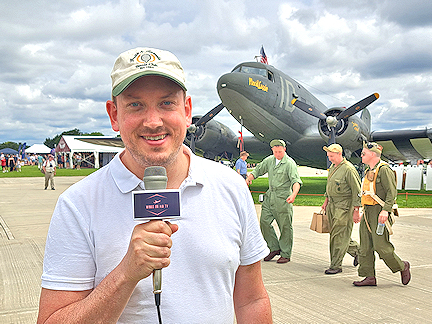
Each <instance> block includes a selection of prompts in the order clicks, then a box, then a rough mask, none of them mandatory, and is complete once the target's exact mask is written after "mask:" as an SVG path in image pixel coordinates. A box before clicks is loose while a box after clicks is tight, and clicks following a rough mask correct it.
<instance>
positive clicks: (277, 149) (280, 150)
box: [271, 146, 286, 160]
mask: <svg viewBox="0 0 432 324" xmlns="http://www.w3.org/2000/svg"><path fill="white" fill-rule="evenodd" d="M271 149H272V151H273V155H274V156H275V158H276V159H278V160H282V158H283V157H284V155H285V151H286V148H285V147H283V146H273V147H272V148H271Z"/></svg>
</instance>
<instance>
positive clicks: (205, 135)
mask: <svg viewBox="0 0 432 324" xmlns="http://www.w3.org/2000/svg"><path fill="white" fill-rule="evenodd" d="M199 118H200V117H193V119H192V122H196V121H197V120H198V119H199ZM195 134H196V140H195V147H196V148H197V149H199V150H201V151H203V152H204V157H206V158H208V159H214V158H215V157H216V156H221V155H224V154H225V155H228V156H225V157H229V158H231V156H233V155H234V156H236V155H238V149H237V137H236V135H235V134H234V132H233V131H232V130H231V129H229V128H228V127H227V126H225V125H224V124H222V123H220V122H218V121H216V120H214V119H211V120H210V121H208V122H207V123H206V124H205V125H202V126H198V127H197V130H196V133H195ZM185 142H186V143H187V144H188V145H190V134H189V133H188V134H187V135H186V138H185Z"/></svg>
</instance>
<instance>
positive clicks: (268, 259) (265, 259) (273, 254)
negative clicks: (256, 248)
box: [264, 250, 280, 261]
mask: <svg viewBox="0 0 432 324" xmlns="http://www.w3.org/2000/svg"><path fill="white" fill-rule="evenodd" d="M279 254H280V250H277V251H272V252H270V253H269V255H267V256H266V257H265V258H264V261H270V260H271V259H273V258H274V257H275V256H276V255H279Z"/></svg>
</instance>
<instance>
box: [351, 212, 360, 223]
mask: <svg viewBox="0 0 432 324" xmlns="http://www.w3.org/2000/svg"><path fill="white" fill-rule="evenodd" d="M360 220H361V214H360V209H357V208H354V212H353V221H354V223H359V222H360Z"/></svg>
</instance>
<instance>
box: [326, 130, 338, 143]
mask: <svg viewBox="0 0 432 324" xmlns="http://www.w3.org/2000/svg"><path fill="white" fill-rule="evenodd" d="M335 143H336V129H335V127H330V136H329V141H328V145H331V144H335Z"/></svg>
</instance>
